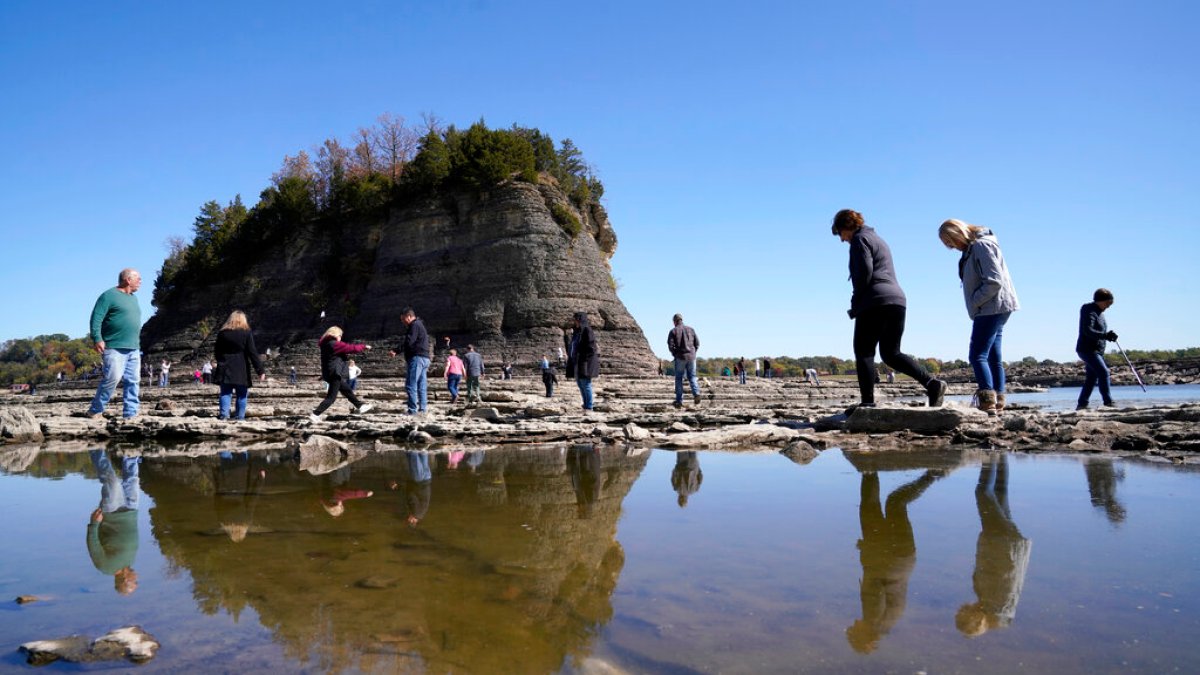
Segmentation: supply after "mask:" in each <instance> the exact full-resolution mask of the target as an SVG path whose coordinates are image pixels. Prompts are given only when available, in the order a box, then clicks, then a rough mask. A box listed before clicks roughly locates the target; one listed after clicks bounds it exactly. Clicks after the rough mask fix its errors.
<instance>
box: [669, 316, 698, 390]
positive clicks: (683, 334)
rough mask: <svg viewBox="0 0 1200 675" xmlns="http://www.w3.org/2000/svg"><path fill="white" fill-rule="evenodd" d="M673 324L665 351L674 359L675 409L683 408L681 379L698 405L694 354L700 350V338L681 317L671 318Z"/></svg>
mask: <svg viewBox="0 0 1200 675" xmlns="http://www.w3.org/2000/svg"><path fill="white" fill-rule="evenodd" d="M671 321H672V322H673V323H674V324H675V325H674V326H672V328H671V330H670V331H669V332H668V333H667V350H669V351H670V352H671V356H673V357H675V364H674V365H675V407H676V408H682V407H683V378H685V377H686V378H687V381H688V387H690V388H691V390H692V399H693V400H694V401H695V403H696V405H700V385H699V383H697V382H696V352H697V350H699V349H700V338H699V337H697V336H696V331H695V330H693V329H692V327H691V326H688V325H686V324H684V323H683V315H682V314H676V315H675V316H673V317H671Z"/></svg>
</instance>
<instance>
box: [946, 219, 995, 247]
mask: <svg viewBox="0 0 1200 675" xmlns="http://www.w3.org/2000/svg"><path fill="white" fill-rule="evenodd" d="M984 231H986V228H983V227H979V226H978V225H972V224H970V223H967V222H964V221H961V220H959V219H957V218H951V219H950V220H947V221H946V222H944V223H942V226H941V227H939V228H938V239H941V240H942V243H943V244H945V245H946V248H957V247H959V246H967V245H969V244H970V243H971V242H973V241H975V240H976V239H978V238H979V235H980V234H982V233H983V232H984Z"/></svg>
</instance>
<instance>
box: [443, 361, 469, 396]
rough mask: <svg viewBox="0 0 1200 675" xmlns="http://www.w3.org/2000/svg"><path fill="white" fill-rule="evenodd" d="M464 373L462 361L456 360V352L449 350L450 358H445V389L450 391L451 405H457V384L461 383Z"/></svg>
mask: <svg viewBox="0 0 1200 675" xmlns="http://www.w3.org/2000/svg"><path fill="white" fill-rule="evenodd" d="M466 372H467V369H466V368H465V367H464V366H463V362H462V359H460V358H458V350H457V349H451V350H450V356H448V357H446V388H447V389H449V390H450V402H451V403H458V383H459V382H462V378H463V374H464V373H466Z"/></svg>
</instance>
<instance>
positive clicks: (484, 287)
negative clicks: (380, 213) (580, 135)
mask: <svg viewBox="0 0 1200 675" xmlns="http://www.w3.org/2000/svg"><path fill="white" fill-rule="evenodd" d="M554 204H558V205H560V207H562V208H566V209H567V210H568V211H569V212H570V213H571V214H573V215H574V216H575V217H576V218H578V220H579V222H580V223H581V225H582V231H581V232H580V233H578V234H576V235H572V234H570V233H569V232H568V231H567V229H566V228H564V227H563V226H561V225H560V224H559V223H558V222H556V221H555V218H554V217H553V216H552V215H551V206H552V205H554ZM560 215H561V212H560ZM616 244H617V240H616V234H615V233H614V232H613V229H612V226H611V225H610V223H609V221H608V217H607V214H606V213H605V212H604V209H603V208H602V207H601V206H600V205H598V204H592V205H589V207H587V208H585V209H583V210H582V211H581V210H580V209H579V208H577V207H576V206H575V205H574V204H572V203H571V202H570V201H569V200H568V199H567V198H566V196H565V195H564V194H563V193H562V192H561V191H560V190H559V189H558V188H557V187H556V186H554V185H552V184H546V183H543V184H541V185H532V184H529V183H521V182H510V183H505V184H503V185H501V186H498V187H497V188H495V189H493V190H490V191H488V192H485V193H481V194H477V195H468V194H460V195H456V196H454V197H450V198H444V199H440V200H432V199H431V200H428V201H426V202H423V203H421V204H417V205H414V206H410V207H407V208H403V209H393V210H392V211H391V213H389V214H388V215H387V216H386V217H380V218H377V219H375V220H367V219H363V218H355V217H347V218H344V219H341V220H340V221H338V222H336V223H330V222H324V223H313V224H305V225H302V226H299V227H297V229H296V231H295V233H294V234H293V235H292V236H290V237H288V239H287V241H285V242H284V243H283V244H282V245H280V246H277V247H275V248H273V249H270V250H266V251H263V252H262V255H261V257H260V258H259V259H258V261H257V262H256V263H255V264H254V265H252V266H251V267H250V268H248V269H246V270H245V272H244V274H241V275H238V276H237V277H236V278H229V279H225V280H222V281H220V282H217V283H214V284H210V285H207V286H204V287H201V288H187V289H184V290H183V292H181V293H179V294H177V295H176V296H175V297H174V298H172V301H171V304H170V306H168V307H165V308H160V310H159V311H158V313H156V314H155V316H154V317H152V318H151V320H150V321H149V322H148V323H147V324H146V326H145V328H144V329H143V332H142V344H143V347H144V348H145V349H146V350H147V351H148V352H149V354H150V356H151V358H153V359H158V358H161V357H169V358H172V359H174V360H180V361H183V362H184V363H187V362H188V361H190V360H196V359H199V358H202V357H203V356H206V355H209V354H211V348H212V342H213V340H214V338H215V333H216V329H217V328H218V327H219V326H220V325H221V323H223V321H224V319H225V317H226V316H227V315H228V313H229V311H231V310H233V309H239V308H240V309H242V310H244V311H246V313H247V315H248V316H249V317H250V322H251V326H252V327H253V328H254V332H255V336H256V340H257V343H258V347H259V349H260V350H261V351H265V350H266V349H267V348H268V347H272V348H273V352H275V353H277V354H280V353H281V354H282V355H283V358H284V359H285V361H287V362H289V364H291V363H294V364H296V365H297V366H298V367H301V368H311V367H314V366H315V358H316V349H315V342H316V339H317V337H319V336H320V334H321V333H322V332H323V331H324V329H325V328H326V327H328V326H329V325H335V324H336V325H339V326H342V327H343V328H344V329H345V331H346V337H347V339H349V340H356V341H370V342H373V343H376V344H377V345H378V346H382V347H386V346H389V345H390V344H391V343H392V341H394V340H398V339H399V336H400V335H401V334H402V333H403V332H404V324H403V322H402V321H401V320H400V309H401V308H402V307H404V306H406V305H407V306H412V307H413V308H414V309H415V310H416V311H417V314H418V316H421V317H422V318H423V319H424V321H425V324H426V327H427V328H428V331H429V334H430V337H431V338H432V339H433V340H434V341H435V343H436V346H438V347H440V346H441V344H442V339H443V338H444V337H450V339H451V344H452V345H454V346H456V347H458V348H459V349H460V350H461V349H462V348H463V347H465V346H466V344H467V343H469V342H470V343H474V344H476V345H477V347H478V348H479V350H480V351H481V352H483V353H484V355H485V357H486V358H488V360H489V363H490V364H492V365H499V363H500V362H501V361H510V362H513V363H515V364H517V365H518V366H531V365H533V364H535V363H536V362H537V361H539V360H540V359H541V356H542V354H544V353H545V354H548V355H549V356H550V357H551V359H552V360H553V359H554V358H555V356H556V353H557V348H558V347H559V345H561V344H562V336H563V331H564V328H566V327H568V326H569V324H570V319H571V316H572V315H573V314H574V313H575V312H577V311H586V312H588V314H589V317H590V318H591V322H592V325H593V327H594V328H595V329H596V331H597V338H598V341H599V343H600V350H601V359H602V372H610V373H622V374H630V375H637V374H644V375H649V374H651V373H652V372H653V371H654V370H655V368H656V364H657V361H656V360H655V357H654V355H653V353H652V351H651V350H650V346H649V344H648V343H647V341H646V338H645V336H644V335H643V334H642V330H641V328H640V327H639V326H638V324H637V322H636V321H635V320H634V319H633V317H632V316H631V315H630V314H629V312H628V310H626V309H625V306H624V305H623V304H622V303H621V301H620V299H619V298H618V297H617V294H616V289H615V283H614V281H613V278H612V275H611V272H610V269H609V265H608V259H609V258H610V257H611V256H612V254H613V252H614V251H615V250H616ZM322 312H324V317H322Z"/></svg>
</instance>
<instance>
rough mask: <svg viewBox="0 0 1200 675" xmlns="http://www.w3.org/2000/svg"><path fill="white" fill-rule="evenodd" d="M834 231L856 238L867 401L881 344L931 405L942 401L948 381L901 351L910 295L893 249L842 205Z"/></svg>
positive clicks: (859, 351)
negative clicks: (902, 283) (895, 263)
mask: <svg viewBox="0 0 1200 675" xmlns="http://www.w3.org/2000/svg"><path fill="white" fill-rule="evenodd" d="M832 229H833V235H834V236H835V237H838V238H839V239H841V240H842V241H844V242H846V243H848V244H850V281H851V283H852V284H853V285H854V295H852V296H851V297H850V310H849V312H848V313H849V314H850V318H851V319H854V366H855V370H856V371H857V372H858V390H859V395H860V396H861V397H862V405H864V406H874V405H875V378H876V377H877V373H876V372H875V348H876V346H878V348H879V355H880V356H882V357H883V362H884V363H886V364H887V365H889V366H891V367H892V368H895V369H896V370H898V371H900V372H902V373H904V374H905V375H908V376H909V377H911V378H913V379H914V380H916V381H917V382H920V383H921V385H922V386H924V387H925V391H926V393H928V394H929V405H930V406H940V405H942V401H943V399H944V397H945V394H946V383H945V382H944V381H942V380H938V379H935V378H933V377H932V376H930V375H929V373H928V372H926V370H925V369H924V368H922V367H921V366H920V365H919V364H918V363H917V362H916V361H915V360H914V359H913V358H912V357H911V356H909V355H908V354H905V353H904V352H902V351H900V339H901V338H902V337H903V336H904V316H905V314H906V312H907V309H906V307H907V298H905V296H904V291H903V290H902V289H901V288H900V284H899V282H897V281H896V268H895V266H893V264H892V251H891V249H890V248H888V245H887V242H885V241H884V240H883V238H882V237H880V236H879V235H878V234H876V233H875V230H874V229H873V228H870V227H867V224H866V222H865V221H864V220H863V217H862V214H861V213H859V212H857V211H851V210H850V209H842V210H841V211H838V212H837V215H835V216H834V217H833V228H832Z"/></svg>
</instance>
